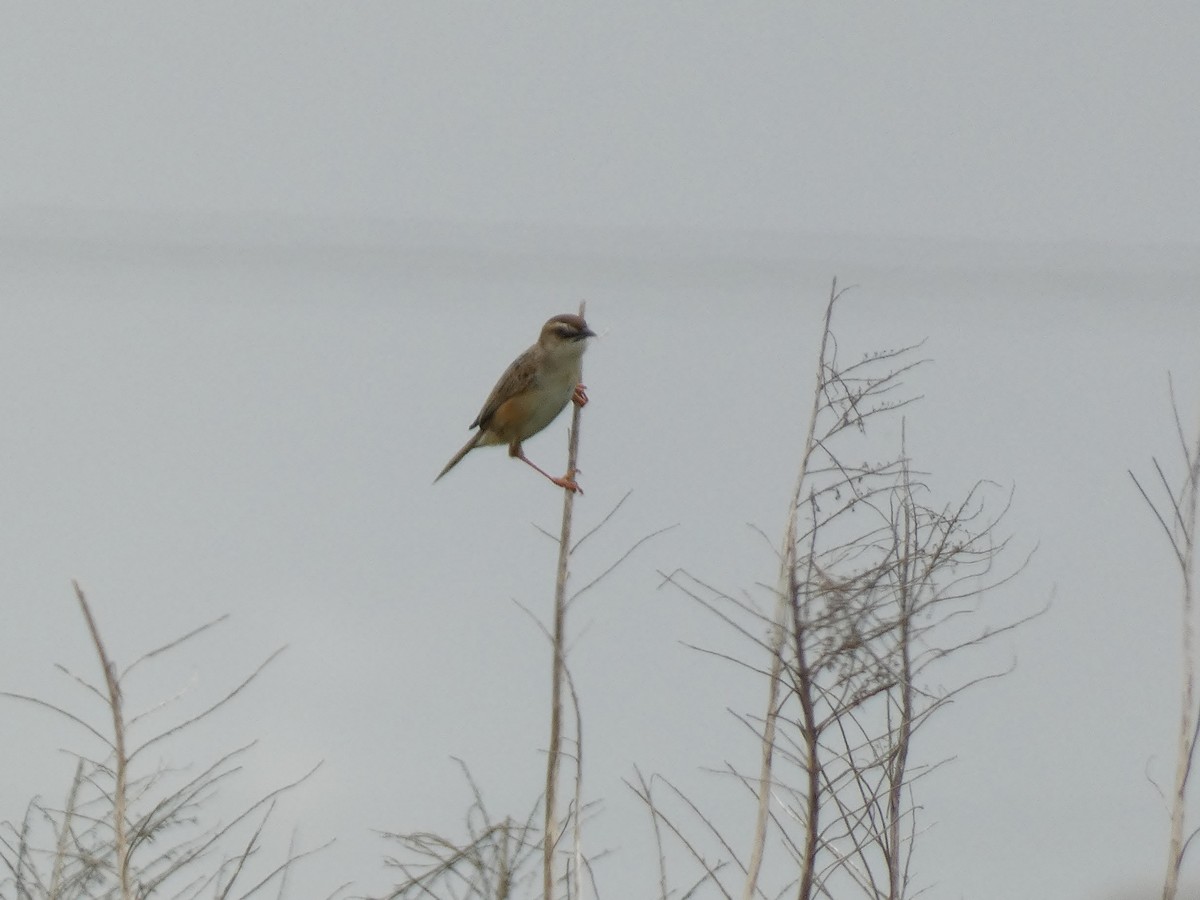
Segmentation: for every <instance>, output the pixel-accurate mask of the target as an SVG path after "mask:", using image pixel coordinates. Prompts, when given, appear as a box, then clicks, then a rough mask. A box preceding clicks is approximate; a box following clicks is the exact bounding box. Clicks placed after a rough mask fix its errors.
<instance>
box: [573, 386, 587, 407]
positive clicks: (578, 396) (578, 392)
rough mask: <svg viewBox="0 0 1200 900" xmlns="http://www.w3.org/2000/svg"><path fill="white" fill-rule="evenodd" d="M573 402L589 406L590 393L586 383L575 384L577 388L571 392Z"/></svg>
mask: <svg viewBox="0 0 1200 900" xmlns="http://www.w3.org/2000/svg"><path fill="white" fill-rule="evenodd" d="M571 402H572V403H574V404H575V405H576V406H587V402H588V395H587V385H586V384H577V385H575V390H574V391H573V392H572V393H571Z"/></svg>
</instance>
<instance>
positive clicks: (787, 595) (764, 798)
mask: <svg viewBox="0 0 1200 900" xmlns="http://www.w3.org/2000/svg"><path fill="white" fill-rule="evenodd" d="M837 295H838V291H837V279H836V278H835V279H834V280H833V286H832V288H831V289H830V292H829V305H828V306H826V307H825V323H824V328H823V330H822V332H821V350H820V353H818V354H817V382H816V384H815V385H814V386H813V402H812V410H811V412H810V414H809V419H808V436H807V437H806V438H805V439H804V454H803V457H802V458H801V460H800V473H799V474H798V475H797V476H796V488H795V490H794V491H792V499H791V502H790V503H789V505H788V518H787V526H786V528H785V530H784V540H783V548H782V549H783V552H782V553H781V554H780V558H781V562H780V567H779V586H778V588H777V592H778V596H777V597H776V603H775V626H774V628H772V630H771V674H770V681H769V684H768V687H767V714H766V717H765V720H764V723H763V737H762V756H761V760H760V763H759V773H758V809H757V811H756V813H755V817H754V843H753V844H752V845H751V848H750V862H749V865H748V866H747V869H746V884H745V888H744V889H743V891H742V900H751V898H752V897H753V896H754V893H755V891H757V890H758V875H759V872H760V871H761V869H762V859H763V852H764V848H765V847H766V842H767V821H768V813H769V812H770V803H771V770H772V768H773V766H774V756H775V730H776V727H777V720H778V718H779V687H780V676H781V675H782V673H783V648H784V641H785V637H786V635H787V630H786V628H785V624H786V621H787V614H788V608H789V604H790V603H791V602H792V596H791V592H792V588H793V585H794V584H795V580H796V518H797V516H798V515H799V514H800V500H801V497H802V496H803V495H804V484H805V481H806V480H807V478H808V463H809V459H810V458H811V457H812V452H813V448H814V446H815V441H816V429H817V413H818V411H819V410H820V407H821V389H822V386H823V385H824V383H825V353H826V349H827V347H828V345H829V323H830V320H831V319H832V317H833V305H834V303H835V302H836V301H837ZM804 896H805V895H803V894H801V897H802V898H803V897H804Z"/></svg>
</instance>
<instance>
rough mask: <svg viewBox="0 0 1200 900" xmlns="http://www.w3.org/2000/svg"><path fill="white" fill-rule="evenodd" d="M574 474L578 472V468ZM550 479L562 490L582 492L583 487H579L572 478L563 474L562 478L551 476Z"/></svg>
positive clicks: (574, 492)
mask: <svg viewBox="0 0 1200 900" xmlns="http://www.w3.org/2000/svg"><path fill="white" fill-rule="evenodd" d="M575 474H576V475H578V474H579V470H578V469H577V470H576V471H575ZM550 480H551V481H553V482H554V483H555V484H557V485H558V486H559V487H560V488H562V489H563V490H567V491H570V492H571V493H572V494H582V493H583V488H581V487H580V486H579V485H578V484H577V483H576V481H575V479H574V478H569V477H567V476H566V475H564V476H563V477H562V478H551V479H550Z"/></svg>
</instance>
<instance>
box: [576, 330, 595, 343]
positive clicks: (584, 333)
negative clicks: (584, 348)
mask: <svg viewBox="0 0 1200 900" xmlns="http://www.w3.org/2000/svg"><path fill="white" fill-rule="evenodd" d="M595 336H596V332H594V331H592V329H590V328H585V329H583V331H581V332H579V334H577V335H576V336H575V340H577V341H582V340H583V339H584V338H590V337H595Z"/></svg>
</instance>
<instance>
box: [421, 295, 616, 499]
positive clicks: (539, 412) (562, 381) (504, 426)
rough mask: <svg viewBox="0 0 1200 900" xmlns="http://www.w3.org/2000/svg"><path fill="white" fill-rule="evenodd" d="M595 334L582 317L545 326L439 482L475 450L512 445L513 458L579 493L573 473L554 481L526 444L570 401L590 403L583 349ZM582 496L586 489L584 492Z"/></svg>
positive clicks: (564, 318) (501, 383)
mask: <svg viewBox="0 0 1200 900" xmlns="http://www.w3.org/2000/svg"><path fill="white" fill-rule="evenodd" d="M595 336H596V333H595V332H594V331H592V330H591V329H590V328H588V324H587V322H585V321H584V320H583V317H582V316H575V315H571V314H570V313H565V314H563V315H561V316H555V317H554V318H552V319H550V320H549V321H548V322H546V324H545V325H543V326H542V333H541V334H540V335H539V336H538V340H537V343H536V344H534V345H533V346H532V347H530V348H529V349H528V350H526V351H525V352H524V353H522V354H521V355H520V356H518V357H517V358H516V359H515V360H514V361H513V364H512V365H511V366H509V367H508V369H507V370H506V371H505V372H504V374H503V375H501V376H500V380H499V381H497V382H496V386H495V387H494V388H492V393H491V395H490V396H489V397H488V398H487V402H486V403H484V404H483V409H481V410H480V411H479V415H477V416H476V417H475V421H474V422H472V423H471V426H470V427H471V428H478V429H479V430H478V431H477V432H475V435H474V436H473V437H472V438H471V439H470V440H469V441H467V443H466V444H465V445H464V446H463V448H462V449H461V450H459V451H458V452H457V453H455V454H454V457H453V458H452V459H451V460H450V462H448V463H446V468H444V469H442V471H441V473H440V474H439V475H438V477H437V478H435V479H433V480H434V481H435V482H436V481H437V480H438V479H440V478H441V477H442V475H445V474H446V473H447V472H449V471H450V470H451V469H453V468H454V467H455V466H456V465H458V463H459V461H460V460H461V459H462V458H463V457H464V456H466V455H467V454H468V453H470V452H471V451H472V450H474V449H475V448H476V447H489V446H491V445H493V444H508V455H509V456H514V457H516V458H517V459H519V460H521V462H524V463H528V464H529V465H530V466H533V468H535V469H537V470H538V471H539V472H541V473H542V474H543V475H545V476H546V477H547V478H549V479H550V480H551V481H552V482H554V483H555V484H556V485H558V486H559V487H561V488H566V489H567V490H568V491H579V490H580V488H579V485H577V484H576V483H575V480H574V478H573V477H571V476H572V475H573V474H574V473H573V472H568V473H567V474H566V475H564V476H563V477H562V478H555V477H554V476H553V475H551V474H550V473H548V472H546V471H545V470H543V469H542V468H540V467H539V466H538V465H537V464H536V463H534V462H533V461H532V460H530V459H529V458H528V457H526V456H525V451H524V450H522V449H521V442H522V441H524V440H526V439H527V438H531V437H533V436H534V435H535V434H537V433H538V432H539V431H541V430H542V429H543V428H545V427H546V426H547V425H549V424H550V423H551V422H553V421H554V419H555V418H556V417H557V416H558V414H559V413H560V412H562V411H563V409H565V408H566V405H567V403H568V402H573V403H575V405H576V406H583V405H584V404H585V403H587V394H586V393H585V390H586V389H585V387H584V386H583V385H582V384H580V383H579V380H580V378H582V377H583V351H584V350H586V349H587V339H588V338H590V337H595ZM580 493H582V491H580Z"/></svg>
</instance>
